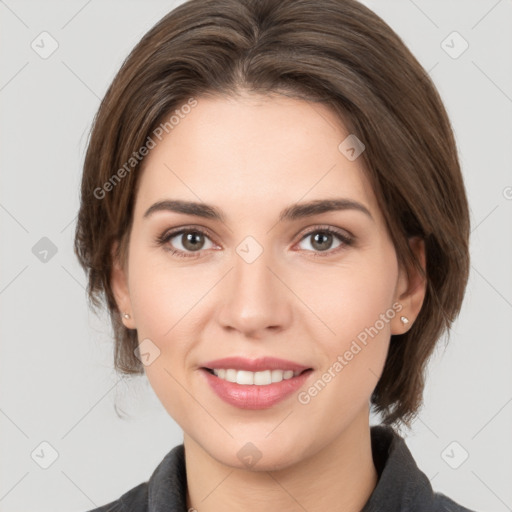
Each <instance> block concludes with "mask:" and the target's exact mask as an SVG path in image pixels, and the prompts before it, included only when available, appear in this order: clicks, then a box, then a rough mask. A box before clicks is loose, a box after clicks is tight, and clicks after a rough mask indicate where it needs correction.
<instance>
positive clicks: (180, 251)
mask: <svg viewBox="0 0 512 512" xmlns="http://www.w3.org/2000/svg"><path fill="white" fill-rule="evenodd" d="M157 241H158V243H159V245H163V246H164V248H165V249H166V250H168V251H170V252H171V253H172V254H173V255H176V256H183V257H193V256H196V255H197V256H199V253H200V252H201V251H203V250H206V249H211V248H212V247H214V244H213V242H212V241H211V240H210V238H209V237H208V235H207V234H206V233H203V232H202V231H200V230H198V229H181V230H179V231H174V232H168V233H165V234H164V235H162V236H161V237H159V238H158V240H157Z"/></svg>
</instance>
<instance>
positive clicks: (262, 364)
mask: <svg viewBox="0 0 512 512" xmlns="http://www.w3.org/2000/svg"><path fill="white" fill-rule="evenodd" d="M202 366H203V367H204V368H209V369H214V368H217V369H222V368H224V369H225V370H229V369H230V368H232V369H234V370H247V371H250V372H258V371H262V370H293V371H294V372H295V371H303V370H307V369H308V368H310V367H309V366H304V365H302V364H298V363H294V362H293V361H286V360H285V359H278V358H276V357H261V358H259V359H246V358H244V357H225V358H223V359H215V360H214V361H208V362H206V363H204V364H203V365H202Z"/></svg>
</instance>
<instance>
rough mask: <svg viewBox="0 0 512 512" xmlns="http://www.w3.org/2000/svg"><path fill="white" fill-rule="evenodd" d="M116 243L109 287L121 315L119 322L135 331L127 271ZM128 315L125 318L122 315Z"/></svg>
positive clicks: (113, 249)
mask: <svg viewBox="0 0 512 512" xmlns="http://www.w3.org/2000/svg"><path fill="white" fill-rule="evenodd" d="M118 246H119V245H118V242H115V243H114V244H113V246H112V251H111V254H112V269H111V271H110V286H111V288H112V292H113V294H114V298H115V300H116V304H117V309H118V310H119V314H120V315H121V321H122V322H123V324H124V325H125V326H126V327H127V328H128V329H135V319H134V317H133V310H132V304H131V300H130V290H129V288H128V275H127V274H128V269H127V268H125V265H123V262H121V261H120V258H119V255H118V254H117V250H118ZM125 313H127V314H128V315H129V317H128V318H126V317H125V316H124V315H125Z"/></svg>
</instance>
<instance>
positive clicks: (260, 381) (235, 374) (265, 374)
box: [213, 368, 301, 386]
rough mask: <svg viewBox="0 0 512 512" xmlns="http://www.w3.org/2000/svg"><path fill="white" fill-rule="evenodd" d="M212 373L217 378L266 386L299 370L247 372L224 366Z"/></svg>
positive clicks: (295, 374) (296, 373)
mask: <svg viewBox="0 0 512 512" xmlns="http://www.w3.org/2000/svg"><path fill="white" fill-rule="evenodd" d="M213 373H214V374H215V375H216V376H217V377H219V379H222V380H227V381H228V382H236V383H237V384H242V385H244V386H247V385H251V384H255V385H256V386H267V385H268V384H273V383H275V382H281V381H282V380H283V379H284V380H287V379H291V378H292V377H296V376H297V375H299V374H300V373H301V372H300V371H296V372H294V371H293V370H263V371H261V372H249V371H247V370H234V369H229V370H225V369H224V368H219V369H214V370H213Z"/></svg>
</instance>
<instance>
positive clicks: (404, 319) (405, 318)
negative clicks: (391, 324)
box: [400, 316, 409, 325]
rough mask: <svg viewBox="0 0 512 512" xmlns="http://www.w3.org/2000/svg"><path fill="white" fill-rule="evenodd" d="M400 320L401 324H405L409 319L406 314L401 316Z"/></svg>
mask: <svg viewBox="0 0 512 512" xmlns="http://www.w3.org/2000/svg"><path fill="white" fill-rule="evenodd" d="M400 322H402V325H407V324H408V323H409V319H408V318H407V317H406V316H401V317H400Z"/></svg>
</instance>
